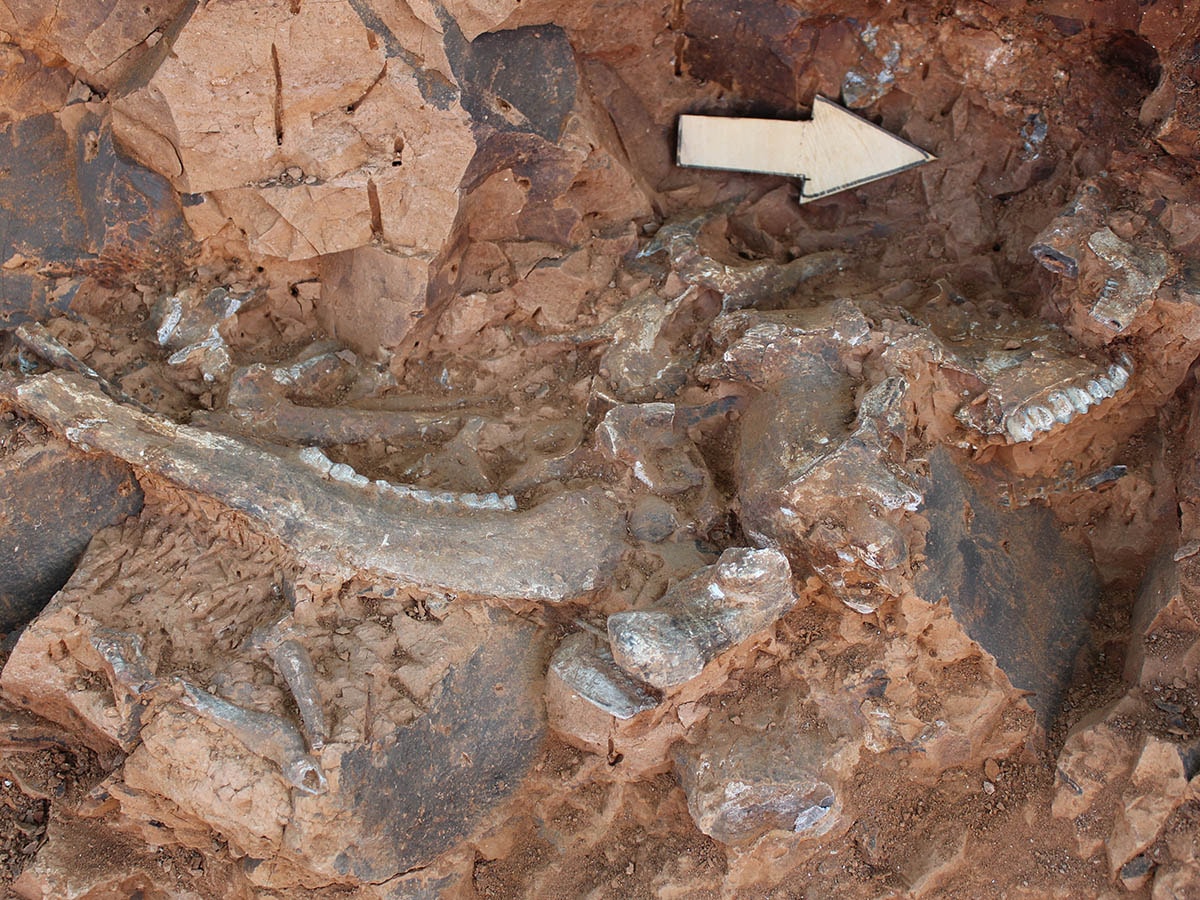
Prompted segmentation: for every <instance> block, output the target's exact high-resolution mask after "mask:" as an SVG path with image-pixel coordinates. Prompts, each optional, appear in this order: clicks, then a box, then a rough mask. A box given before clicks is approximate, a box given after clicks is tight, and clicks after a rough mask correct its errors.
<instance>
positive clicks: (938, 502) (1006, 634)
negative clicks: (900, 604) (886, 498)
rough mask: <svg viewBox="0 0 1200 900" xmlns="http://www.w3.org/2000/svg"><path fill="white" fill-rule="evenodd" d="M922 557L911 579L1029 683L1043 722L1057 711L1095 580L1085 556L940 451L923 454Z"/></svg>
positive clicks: (1039, 515)
mask: <svg viewBox="0 0 1200 900" xmlns="http://www.w3.org/2000/svg"><path fill="white" fill-rule="evenodd" d="M929 467H930V475H929V478H928V479H927V481H926V483H925V485H924V490H925V508H924V515H925V516H926V517H927V518H928V519H929V526H930V527H929V533H928V535H927V536H926V546H925V556H926V559H925V564H924V566H923V567H922V568H921V569H920V570H919V571H918V573H917V575H916V578H915V587H916V589H917V592H918V594H919V595H920V596H922V597H924V598H925V599H926V600H928V601H930V602H936V601H937V600H938V599H939V598H941V597H946V598H947V599H948V600H949V601H950V607H951V609H952V610H953V611H954V616H955V618H956V619H958V621H959V622H960V623H962V626H963V628H964V629H965V630H966V632H967V634H968V635H970V636H971V638H972V639H973V640H975V641H978V642H979V644H980V645H981V646H982V647H983V648H984V649H985V650H986V651H987V652H988V653H990V654H992V656H994V657H995V658H996V662H997V663H999V665H1000V667H1001V668H1002V669H1003V670H1004V672H1005V674H1006V675H1007V676H1008V679H1009V681H1011V682H1012V683H1013V686H1014V687H1017V688H1019V689H1021V690H1026V691H1030V692H1031V693H1032V694H1033V696H1032V697H1031V698H1030V703H1031V705H1032V706H1033V707H1034V709H1035V710H1037V713H1038V718H1039V720H1040V721H1041V722H1042V724H1043V725H1048V724H1049V723H1050V722H1051V721H1052V720H1053V719H1054V717H1055V715H1056V714H1057V713H1058V710H1059V706H1060V703H1061V701H1062V697H1063V693H1064V692H1065V691H1066V688H1067V685H1068V683H1069V682H1070V678H1071V671H1072V668H1073V666H1074V663H1075V657H1076V655H1077V654H1078V652H1079V650H1080V647H1081V646H1082V644H1083V641H1084V639H1085V636H1086V634H1087V626H1088V622H1089V620H1090V619H1091V617H1092V614H1093V613H1094V612H1095V609H1096V603H1097V601H1098V598H1099V592H1100V588H1099V585H1098V583H1097V580H1096V573H1095V569H1094V567H1093V565H1092V562H1091V560H1090V559H1089V558H1088V556H1087V554H1086V553H1085V552H1084V551H1083V550H1082V549H1081V548H1079V547H1077V546H1075V545H1074V544H1072V543H1070V542H1069V541H1067V540H1066V539H1065V538H1064V537H1063V536H1062V534H1060V533H1059V530H1058V528H1057V527H1055V523H1054V517H1053V515H1051V513H1050V512H1049V511H1047V510H1044V509H1037V508H1034V507H1026V508H1024V509H1018V510H1007V509H1003V508H1001V507H1000V506H998V505H997V504H995V503H993V502H992V501H990V500H989V499H988V497H987V496H986V495H985V493H984V492H983V491H982V490H981V489H980V488H979V487H977V486H976V485H974V484H973V483H972V481H971V480H970V479H969V477H968V476H969V472H968V471H967V470H966V469H965V468H964V467H963V466H960V465H959V464H958V463H957V462H956V461H955V459H954V457H952V456H951V454H950V453H949V452H948V451H947V450H945V449H943V448H938V449H935V450H934V451H933V452H931V453H930V454H929Z"/></svg>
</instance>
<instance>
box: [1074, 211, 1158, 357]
mask: <svg viewBox="0 0 1200 900" xmlns="http://www.w3.org/2000/svg"><path fill="white" fill-rule="evenodd" d="M1087 245H1088V247H1090V248H1091V250H1092V252H1093V253H1095V254H1096V255H1097V256H1098V257H1100V259H1102V260H1103V261H1104V262H1105V263H1107V264H1108V265H1109V266H1110V267H1111V268H1112V270H1113V275H1111V276H1110V277H1108V278H1107V279H1105V282H1104V288H1103V289H1102V290H1101V291H1100V296H1099V297H1098V298H1097V299H1096V302H1095V303H1093V304H1092V308H1091V316H1092V318H1093V319H1095V320H1096V321H1097V322H1099V323H1100V324H1101V325H1104V326H1105V327H1106V328H1109V329H1111V330H1112V331H1114V332H1117V333H1118V334H1119V333H1120V332H1122V331H1124V330H1125V329H1126V328H1128V327H1129V325H1130V323H1132V322H1133V320H1134V318H1135V317H1136V316H1137V315H1138V314H1139V313H1141V312H1142V311H1143V310H1144V309H1145V308H1146V307H1147V306H1148V305H1149V303H1150V301H1151V300H1152V299H1153V297H1154V292H1155V291H1156V290H1158V286H1159V285H1160V284H1162V283H1163V279H1165V278H1166V277H1167V275H1168V274H1169V273H1170V264H1169V261H1168V259H1167V256H1166V254H1164V253H1161V252H1159V251H1157V250H1151V249H1143V248H1138V247H1134V246H1133V245H1131V244H1128V243H1126V242H1125V241H1123V240H1121V239H1120V238H1119V237H1117V236H1116V235H1115V234H1113V231H1112V229H1111V228H1101V229H1100V230H1099V231H1096V232H1094V233H1093V234H1092V235H1090V236H1089V237H1088V239H1087Z"/></svg>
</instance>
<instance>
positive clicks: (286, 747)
mask: <svg viewBox="0 0 1200 900" xmlns="http://www.w3.org/2000/svg"><path fill="white" fill-rule="evenodd" d="M178 684H179V686H180V688H181V689H182V691H183V694H182V696H181V697H180V699H179V702H180V704H182V705H183V706H184V707H185V708H187V709H190V710H191V711H192V712H194V713H196V715H198V716H203V717H204V718H205V719H208V720H209V721H210V722H213V723H215V724H217V725H219V726H221V727H222V728H224V729H225V730H226V731H228V732H229V733H230V734H232V735H233V736H234V737H235V738H237V739H238V740H239V741H241V742H242V743H243V744H245V745H246V749H247V750H249V751H250V752H252V753H254V754H255V755H257V756H261V757H263V758H264V759H269V760H271V761H272V762H274V763H275V764H276V765H277V766H279V768H280V771H282V772H283V777H284V778H286V779H287V780H288V783H289V784H291V785H292V786H293V787H295V788H296V789H297V790H299V791H303V792H304V793H306V794H323V793H325V791H327V790H328V789H329V784H328V782H327V781H326V780H325V773H324V772H323V771H321V766H320V764H318V763H317V761H316V760H315V759H313V758H312V757H311V756H309V754H308V750H307V748H306V747H305V746H304V738H303V737H301V736H300V732H299V731H297V730H296V727H295V726H294V725H292V724H291V723H290V722H288V721H286V720H285V719H281V718H280V717H279V716H273V715H271V714H270V713H264V712H259V711H258V710H254V709H246V708H245V707H242V706H238V705H237V704H236V703H230V702H229V701H228V700H224V699H222V698H221V697H217V696H216V695H214V694H210V693H209V692H208V691H206V690H204V689H203V688H199V687H196V685H194V684H192V683H191V682H188V681H185V680H184V679H182V678H180V679H178Z"/></svg>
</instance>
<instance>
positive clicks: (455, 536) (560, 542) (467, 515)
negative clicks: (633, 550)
mask: <svg viewBox="0 0 1200 900" xmlns="http://www.w3.org/2000/svg"><path fill="white" fill-rule="evenodd" d="M0 395H2V396H4V397H5V398H6V399H8V400H9V401H10V402H14V403H15V404H16V405H17V406H18V407H20V408H22V409H24V410H27V411H28V412H29V413H30V414H32V415H35V416H37V417H39V418H41V419H42V420H43V421H45V422H46V423H47V424H48V425H50V426H51V427H52V428H55V429H57V430H60V431H62V432H63V433H65V434H66V435H67V436H68V439H70V440H72V441H74V442H76V443H86V444H88V445H89V446H91V447H94V448H95V449H98V450H102V451H104V452H108V453H112V454H113V455H115V456H117V457H120V458H122V459H126V460H129V461H130V462H131V463H132V464H133V465H135V466H138V467H140V468H143V469H145V470H147V471H151V472H154V473H156V474H159V475H162V476H164V477H167V478H169V479H171V480H172V481H175V482H176V483H178V484H180V485H182V486H184V487H186V488H190V489H192V490H195V491H198V492H200V493H202V494H207V495H209V496H211V497H213V498H215V499H216V500H219V501H220V502H222V503H225V504H227V505H229V506H231V507H232V508H234V509H237V510H239V511H240V512H242V513H244V514H246V515H248V516H250V517H251V518H254V519H257V520H258V521H260V522H262V523H263V524H264V525H266V526H267V527H268V528H270V529H271V530H272V531H273V532H275V534H277V535H278V536H279V538H280V539H281V540H283V541H284V542H285V543H287V544H290V545H292V546H294V547H295V548H296V549H297V551H298V552H299V553H300V555H301V556H302V557H304V558H305V559H306V560H307V561H309V562H310V563H312V564H314V565H316V566H317V567H318V568H321V567H324V568H326V569H333V570H342V571H344V570H345V569H347V568H349V569H352V570H353V569H367V570H371V571H375V572H378V573H380V574H381V575H385V576H387V577H391V578H395V579H398V580H400V581H403V582H407V583H409V584H412V585H416V586H426V587H430V588H434V589H439V590H450V591H455V592H462V593H464V594H468V595H475V596H486V597H499V598H509V599H529V600H544V601H550V602H558V601H561V600H564V599H568V598H574V597H579V596H582V595H584V594H587V593H589V592H590V591H593V590H595V589H596V588H598V587H599V586H600V585H602V584H603V583H604V582H605V580H606V579H607V578H608V577H609V575H610V574H611V569H612V565H613V562H614V561H615V559H616V558H617V557H618V556H619V555H620V553H621V550H622V547H623V541H622V537H621V534H622V532H623V531H624V521H623V516H621V514H620V511H619V510H618V509H617V507H616V505H615V503H613V502H612V501H611V500H610V499H609V498H608V497H607V496H606V495H605V493H604V492H603V490H600V489H598V488H593V489H590V490H586V491H578V492H568V493H561V494H558V495H555V496H553V497H551V498H550V499H548V500H545V501H543V502H542V503H541V504H539V505H538V506H536V507H534V508H533V509H530V510H526V511H517V512H509V511H507V510H494V509H475V508H466V509H460V510H456V509H436V510H433V509H430V508H429V506H428V505H427V504H424V503H421V502H419V501H418V502H414V501H413V500H412V499H411V498H409V497H406V496H402V495H394V494H393V493H392V492H389V491H380V490H379V489H378V488H377V487H375V486H374V485H369V484H368V485H366V486H362V487H360V486H358V485H355V484H343V483H338V482H331V481H325V480H324V479H323V478H322V477H321V476H320V475H319V474H318V473H316V472H314V471H313V470H312V469H311V468H310V467H308V466H306V465H304V464H303V463H301V462H299V460H296V459H294V457H293V458H291V459H288V458H285V457H284V456H281V455H279V454H276V453H272V452H270V451H268V450H264V449H260V448H259V447H256V446H253V445H251V444H249V443H247V442H245V441H241V440H238V439H236V438H233V437H229V436H226V435H221V434H215V433H212V432H207V431H202V430H200V429H197V428H191V427H189V426H186V425H176V424H175V423H173V422H169V421H167V420H165V419H162V418H159V417H156V416H149V415H146V414H144V413H142V412H139V411H137V410H134V409H131V408H129V407H126V406H122V405H120V404H117V403H114V402H112V401H111V400H109V399H108V398H107V397H105V396H104V395H103V394H102V393H101V392H100V391H99V390H98V389H96V388H95V387H94V386H93V385H92V384H91V383H90V382H88V381H87V380H86V379H82V378H79V376H61V375H46V376H41V377H38V378H34V379H27V380H25V381H21V382H12V381H9V382H6V383H4V384H3V385H0Z"/></svg>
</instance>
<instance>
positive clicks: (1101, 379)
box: [1096, 375, 1117, 397]
mask: <svg viewBox="0 0 1200 900" xmlns="http://www.w3.org/2000/svg"><path fill="white" fill-rule="evenodd" d="M1096 383H1097V384H1098V385H1100V387H1101V388H1103V389H1104V392H1105V393H1106V394H1107V395H1108V396H1110V397H1111V396H1113V395H1114V394H1115V393H1116V392H1117V388H1116V386H1115V385H1114V384H1113V383H1112V379H1111V378H1109V377H1108V376H1107V375H1097V376H1096Z"/></svg>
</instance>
